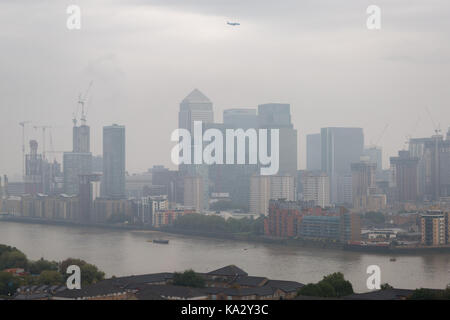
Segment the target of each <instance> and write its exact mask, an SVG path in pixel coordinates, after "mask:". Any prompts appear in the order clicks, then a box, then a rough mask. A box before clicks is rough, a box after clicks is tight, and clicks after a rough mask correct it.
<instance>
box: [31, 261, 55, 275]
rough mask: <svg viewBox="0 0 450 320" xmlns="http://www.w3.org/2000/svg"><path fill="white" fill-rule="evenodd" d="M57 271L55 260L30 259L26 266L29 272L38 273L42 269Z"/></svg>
mask: <svg viewBox="0 0 450 320" xmlns="http://www.w3.org/2000/svg"><path fill="white" fill-rule="evenodd" d="M45 270H49V271H58V263H57V262H55V261H48V260H45V259H44V258H41V259H39V260H37V261H31V262H30V263H29V266H28V271H29V272H30V273H31V274H40V273H41V272H42V271H45Z"/></svg>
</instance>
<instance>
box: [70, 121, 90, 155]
mask: <svg viewBox="0 0 450 320" xmlns="http://www.w3.org/2000/svg"><path fill="white" fill-rule="evenodd" d="M90 150H91V148H90V128H89V126H87V125H85V124H83V125H81V126H78V127H77V126H74V127H73V152H77V153H88V152H90Z"/></svg>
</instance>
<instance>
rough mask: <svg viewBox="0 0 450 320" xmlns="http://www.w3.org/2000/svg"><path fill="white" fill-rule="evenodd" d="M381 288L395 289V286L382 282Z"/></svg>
mask: <svg viewBox="0 0 450 320" xmlns="http://www.w3.org/2000/svg"><path fill="white" fill-rule="evenodd" d="M380 289H381V290H389V289H394V287H393V286H391V285H390V284H389V283H382V284H381V285H380Z"/></svg>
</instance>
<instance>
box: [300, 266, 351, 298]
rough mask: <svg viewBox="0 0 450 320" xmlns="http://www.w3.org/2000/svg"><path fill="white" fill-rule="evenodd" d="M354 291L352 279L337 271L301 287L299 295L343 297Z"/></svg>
mask: <svg viewBox="0 0 450 320" xmlns="http://www.w3.org/2000/svg"><path fill="white" fill-rule="evenodd" d="M352 293H353V286H352V284H351V283H350V281H348V280H345V278H344V275H343V274H342V273H340V272H335V273H332V274H330V275H327V276H325V277H323V279H322V280H320V281H319V282H318V283H316V284H314V283H309V284H307V285H305V286H303V287H302V288H300V289H299V291H298V292H297V295H303V296H313V297H342V296H346V295H349V294H352Z"/></svg>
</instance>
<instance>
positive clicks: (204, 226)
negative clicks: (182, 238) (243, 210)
mask: <svg viewBox="0 0 450 320" xmlns="http://www.w3.org/2000/svg"><path fill="white" fill-rule="evenodd" d="M263 221H264V219H263V218H258V219H255V220H252V219H249V218H242V219H233V218H230V219H228V220H225V219H224V218H222V217H220V216H214V215H213V216H207V215H203V214H197V213H193V214H186V215H184V216H181V217H179V218H177V219H176V220H175V221H174V223H173V227H174V228H178V229H183V230H190V231H196V232H208V233H222V234H236V233H251V234H263V232H264V222H263Z"/></svg>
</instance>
